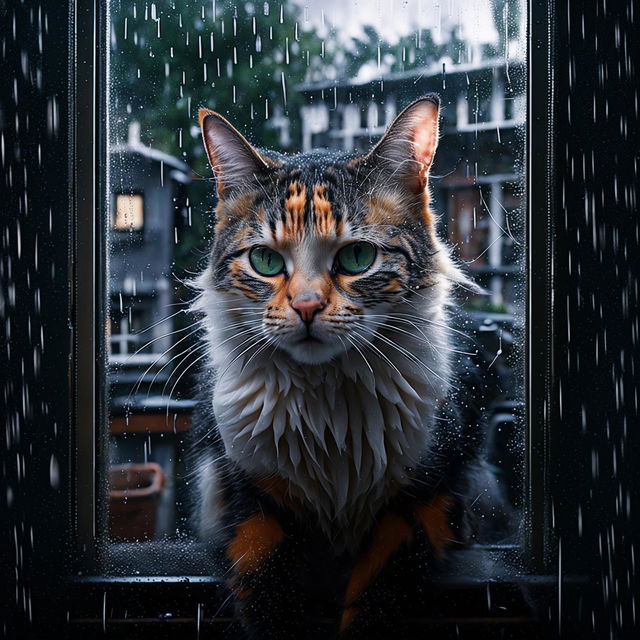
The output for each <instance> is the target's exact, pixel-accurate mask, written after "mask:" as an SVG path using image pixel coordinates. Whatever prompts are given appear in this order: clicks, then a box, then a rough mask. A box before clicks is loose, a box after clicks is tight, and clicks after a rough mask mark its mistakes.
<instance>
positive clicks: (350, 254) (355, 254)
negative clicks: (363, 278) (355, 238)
mask: <svg viewBox="0 0 640 640" xmlns="http://www.w3.org/2000/svg"><path fill="white" fill-rule="evenodd" d="M375 259H376V248H375V247H374V246H373V245H372V244H371V243H370V242H354V243H353V244H348V245H347V246H346V247H342V249H340V251H338V254H337V255H336V262H337V265H338V267H339V268H340V270H341V271H343V272H344V273H349V274H356V273H362V272H363V271H366V270H367V269H368V268H369V267H370V266H371V265H372V264H373V261H374V260H375Z"/></svg>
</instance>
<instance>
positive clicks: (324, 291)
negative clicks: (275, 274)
mask: <svg viewBox="0 0 640 640" xmlns="http://www.w3.org/2000/svg"><path fill="white" fill-rule="evenodd" d="M288 285H289V286H288V288H287V293H288V294H289V296H290V297H291V299H292V300H295V299H296V297H297V296H298V295H300V294H302V293H304V292H305V291H314V292H316V293H317V294H318V295H319V296H320V299H321V300H323V301H326V300H328V298H329V296H330V294H331V289H332V287H333V283H332V282H331V276H330V275H329V274H328V273H326V274H323V275H320V276H318V277H317V278H314V279H313V280H309V279H307V277H306V276H305V275H304V274H302V273H298V272H296V271H294V272H293V274H292V275H291V278H289V283H288Z"/></svg>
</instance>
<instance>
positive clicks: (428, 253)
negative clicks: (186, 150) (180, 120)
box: [200, 95, 457, 364]
mask: <svg viewBox="0 0 640 640" xmlns="http://www.w3.org/2000/svg"><path fill="white" fill-rule="evenodd" d="M439 105H440V100H439V98H438V96H436V95H427V96H425V97H423V98H420V99H419V100H416V101H415V102H413V103H412V104H411V105H409V106H408V107H407V108H406V109H405V110H404V111H402V112H401V113H400V114H399V115H398V117H397V118H396V119H395V121H394V122H393V123H392V124H391V126H390V127H389V128H388V130H387V132H386V134H385V135H384V137H383V138H382V139H381V140H380V141H379V142H378V143H377V144H376V145H375V146H374V147H373V149H372V150H371V151H370V152H369V153H368V154H367V155H365V156H362V157H353V156H346V155H336V154H331V153H329V152H326V153H311V154H300V155H294V156H281V155H278V154H274V153H271V152H266V151H262V150H258V149H256V148H254V147H253V146H251V144H250V143H249V142H248V141H247V140H246V139H245V138H244V137H243V136H242V135H241V134H240V133H239V132H238V131H237V130H236V129H234V127H233V126H232V125H231V124H230V123H229V122H228V121H227V120H225V119H224V118H223V117H222V116H220V115H219V114H217V113H215V112H213V111H209V110H206V109H201V110H200V125H201V128H202V133H203V138H204V143H205V147H206V150H207V154H208V157H209V160H210V163H211V166H212V168H213V170H214V173H215V175H216V179H217V190H218V205H217V208H216V220H217V222H216V227H215V240H214V246H213V251H212V256H211V265H210V268H209V269H208V271H207V272H206V274H205V276H204V280H201V282H200V286H201V287H202V288H203V289H205V290H209V291H214V292H215V294H216V295H215V298H216V304H217V305H218V306H219V307H220V309H219V311H221V315H222V322H224V324H226V325H227V327H228V329H227V330H228V333H227V335H228V336H229V338H231V337H232V336H234V335H237V336H241V337H242V338H243V340H241V341H240V342H241V344H242V345H245V346H247V354H249V353H250V351H249V347H251V346H252V345H254V344H255V349H258V348H267V347H270V346H271V345H273V348H275V349H282V350H284V351H286V352H288V353H289V354H290V355H291V356H292V357H293V358H294V359H295V360H297V361H298V362H301V363H307V364H319V363H323V362H328V361H329V360H331V359H333V358H335V357H336V356H337V355H338V354H340V353H341V352H345V351H348V350H350V349H354V350H355V351H354V353H355V354H356V357H357V352H358V350H359V349H361V350H365V351H368V350H369V348H368V346H369V345H370V343H371V342H372V341H374V338H375V336H376V335H377V334H379V333H380V329H381V328H383V327H384V326H385V324H386V323H388V322H389V321H390V319H393V316H394V314H397V313H399V311H400V310H402V311H404V312H405V313H406V312H407V311H408V312H409V314H411V313H414V314H416V315H418V314H419V312H418V311H416V310H415V308H414V307H412V305H414V304H418V305H419V303H420V302H421V298H422V299H424V297H425V294H426V293H429V289H430V288H431V287H433V286H434V285H436V284H438V283H439V282H440V281H441V280H443V279H451V276H452V274H453V276H454V278H455V277H456V274H457V272H456V271H455V269H454V268H453V267H452V265H451V262H450V261H449V260H448V257H447V256H446V255H445V253H446V252H443V250H442V249H443V248H442V245H441V244H440V243H439V241H438V239H437V238H436V235H435V232H434V217H433V214H432V213H431V211H430V209H429V185H428V178H429V170H430V168H431V165H432V162H433V158H434V154H435V151H436V146H437V143H438V116H439ZM440 298H442V296H440ZM440 302H442V300H440V301H439V302H438V303H440ZM412 309H414V310H413V311H412ZM217 315H218V317H220V313H218V314H217ZM405 328H406V327H405ZM245 346H241V347H239V348H238V349H239V350H238V351H237V352H236V353H240V352H241V350H242V349H244V348H245Z"/></svg>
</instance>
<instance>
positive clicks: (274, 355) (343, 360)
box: [196, 273, 450, 550]
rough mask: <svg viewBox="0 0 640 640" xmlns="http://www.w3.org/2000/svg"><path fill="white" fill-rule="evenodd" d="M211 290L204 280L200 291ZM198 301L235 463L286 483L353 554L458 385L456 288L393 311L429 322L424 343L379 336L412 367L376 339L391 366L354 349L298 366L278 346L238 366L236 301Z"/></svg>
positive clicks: (223, 430) (206, 296)
mask: <svg viewBox="0 0 640 640" xmlns="http://www.w3.org/2000/svg"><path fill="white" fill-rule="evenodd" d="M206 279H207V274H206V273H205V274H204V276H203V278H202V280H201V283H202V282H206ZM201 291H202V293H201V296H200V299H199V301H198V303H197V307H196V308H197V309H199V310H200V311H203V312H205V317H206V319H205V323H206V326H207V330H208V340H209V344H210V350H211V354H212V362H211V365H212V366H214V367H215V368H216V369H217V370H218V379H217V382H216V385H215V388H214V389H213V393H212V404H213V410H214V413H215V417H216V421H217V427H218V429H219V432H220V434H221V436H222V439H223V441H224V445H225V448H226V452H227V455H228V456H229V458H231V459H232V460H234V461H235V462H236V463H237V464H238V465H240V466H241V467H242V468H243V469H244V470H246V471H247V472H248V473H250V474H251V475H253V476H256V477H262V478H265V477H269V476H273V475H279V476H281V477H283V478H285V479H286V480H287V481H288V482H289V486H290V493H291V496H292V497H293V498H296V499H298V500H299V501H301V502H302V503H303V504H304V505H305V506H306V507H307V508H308V509H311V510H312V511H315V513H316V514H317V517H318V522H319V524H320V526H321V527H322V529H323V530H324V532H325V533H326V534H327V535H328V536H329V537H330V539H331V540H332V541H333V544H334V546H335V548H336V549H337V550H344V549H353V548H355V547H356V546H357V545H358V542H359V540H360V539H361V537H362V535H363V534H364V533H365V532H366V531H367V530H368V528H369V527H370V525H371V523H372V519H373V517H374V515H375V513H376V512H377V511H378V510H379V509H380V507H381V506H383V505H384V503H385V502H386V501H388V500H389V498H390V497H391V496H392V495H393V494H394V493H395V492H396V491H397V489H399V488H400V487H401V486H403V485H404V484H406V483H407V481H408V480H407V468H409V467H411V466H412V465H415V463H416V462H417V461H418V460H419V458H420V457H421V455H422V454H423V453H424V452H425V450H426V449H427V447H428V445H429V436H430V432H431V424H432V420H433V415H434V412H435V410H436V408H437V405H438V403H439V401H440V400H441V399H443V398H444V397H445V396H446V394H447V391H448V382H447V381H448V380H449V379H450V365H449V357H448V347H447V344H448V330H447V329H446V326H447V319H446V314H445V310H444V306H445V304H444V303H445V301H446V297H447V293H448V285H447V284H445V283H444V282H443V283H442V286H435V287H432V288H430V289H429V290H428V294H427V295H428V298H429V299H426V296H425V299H424V301H423V304H424V313H423V314H419V313H417V312H416V310H415V308H413V309H410V308H409V307H406V308H402V309H401V308H398V309H395V310H394V311H396V312H397V311H402V312H405V313H411V314H412V315H413V317H415V318H416V320H418V321H421V320H425V319H426V320H428V321H430V322H428V323H427V324H423V325H422V331H423V332H428V334H427V339H425V338H421V337H420V336H419V335H416V332H415V331H409V332H407V334H405V333H402V332H397V331H395V332H394V331H390V330H388V329H382V330H379V333H380V334H381V335H383V336H385V337H386V338H387V339H388V340H391V341H393V343H394V344H396V345H398V346H399V347H400V348H402V349H405V350H406V351H408V352H409V353H411V354H412V355H413V356H414V357H415V359H411V358H408V357H407V356H405V355H403V354H402V353H401V352H400V351H398V349H396V348H394V347H391V346H390V345H388V344H385V342H384V341H383V340H375V341H374V343H375V345H376V347H377V349H379V350H380V351H381V352H382V353H383V354H384V356H385V357H386V359H387V361H385V359H383V358H382V357H380V356H379V355H376V354H375V353H374V352H372V351H366V352H364V354H361V353H359V352H358V351H357V350H355V349H353V348H352V349H350V350H348V351H345V352H343V353H341V354H340V355H339V356H337V357H336V358H335V359H334V360H333V361H331V362H329V363H326V364H318V365H309V364H300V363H299V362H297V361H295V360H293V358H292V357H291V356H290V355H288V354H287V353H286V352H284V351H282V350H280V349H275V350H274V349H273V348H272V347H269V348H267V349H264V350H263V351H261V352H260V353H259V354H258V355H255V356H253V354H254V353H255V350H253V349H250V350H249V351H247V353H246V354H245V355H243V356H242V357H239V358H237V359H236V360H235V362H233V364H231V363H232V361H233V360H234V358H235V357H236V356H237V355H238V353H240V352H241V351H242V350H243V349H244V348H245V347H244V346H241V347H240V348H237V346H238V344H240V343H241V342H242V338H241V337H239V338H237V340H234V339H231V340H229V339H228V338H229V333H228V332H227V333H225V332H224V327H225V324H226V323H228V320H227V317H228V314H227V313H226V312H225V306H228V307H237V306H238V298H236V297H234V300H233V302H231V301H228V299H227V298H225V297H223V296H219V295H218V294H216V293H215V292H213V291H211V290H210V289H209V290H207V288H206V287H203V288H202V289H201ZM401 306H402V305H401ZM390 322H391V319H390ZM395 326H396V327H399V328H401V329H402V328H404V330H406V329H407V328H410V327H407V325H406V324H404V325H403V324H397V325H395ZM409 333H411V334H412V335H409ZM423 335H424V333H423ZM364 356H366V360H365V357H364ZM416 360H417V361H416ZM209 495H210V494H209ZM209 502H211V499H210V498H209ZM211 504H212V502H211ZM203 509H204V511H206V509H207V507H206V505H203ZM203 517H205V518H207V517H209V518H210V519H213V514H209V516H207V514H206V513H203Z"/></svg>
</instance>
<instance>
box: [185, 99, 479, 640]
mask: <svg viewBox="0 0 640 640" xmlns="http://www.w3.org/2000/svg"><path fill="white" fill-rule="evenodd" d="M437 118H438V102H437V99H436V98H435V97H434V96H428V97H426V98H424V99H422V100H420V101H417V102H416V103H414V104H413V105H412V106H410V107H409V108H408V109H407V110H405V112H403V114H401V115H400V116H399V117H398V119H397V120H396V122H395V123H394V124H393V125H392V127H391V128H390V130H389V133H387V135H386V136H385V138H383V140H382V141H381V142H380V143H379V144H378V145H377V146H376V147H375V149H374V150H373V151H372V152H371V154H369V155H368V156H367V157H366V158H354V159H348V158H346V157H338V156H332V155H329V154H313V155H307V156H297V157H291V158H286V157H282V156H277V155H273V154H266V153H264V152H258V151H256V150H255V149H253V148H252V147H250V145H248V143H247V142H246V141H245V140H244V139H243V138H242V137H241V136H240V135H239V134H238V133H237V132H235V130H233V128H232V127H230V125H229V124H228V123H227V122H226V121H224V119H222V118H221V117H220V116H218V115H217V114H213V113H212V112H207V111H204V110H203V112H201V124H202V127H203V133H204V138H205V144H206V147H207V151H208V153H209V158H210V160H211V164H212V166H213V167H214V170H215V171H216V174H217V178H218V192H219V196H220V201H219V204H218V207H217V210H216V214H217V226H216V238H215V244H214V248H213V252H212V259H211V262H210V266H209V268H208V269H207V271H205V273H204V274H203V275H202V276H201V277H200V278H199V280H198V285H197V286H198V288H199V290H200V295H199V297H198V299H197V301H196V303H195V305H194V308H195V309H196V310H198V311H200V312H202V313H203V314H204V318H205V320H204V322H205V326H206V330H207V340H208V343H209V353H210V362H209V364H208V367H207V372H206V375H205V384H204V386H203V402H202V406H201V410H200V413H199V418H198V419H197V420H196V428H195V434H196V437H197V440H198V441H199V443H200V444H199V447H200V450H201V451H202V454H201V458H200V462H199V466H200V479H199V487H200V507H199V520H200V531H201V535H202V537H203V538H204V539H205V540H206V541H208V542H212V543H214V544H216V545H222V547H223V549H224V551H225V556H226V558H227V560H228V562H229V584H230V586H231V588H232V589H233V592H234V594H235V598H236V603H237V608H238V612H239V617H240V619H241V620H242V622H243V626H244V628H245V631H246V633H247V635H248V636H249V637H252V638H288V637H291V638H296V637H302V635H301V634H303V633H304V635H307V636H309V635H311V636H313V629H314V626H313V625H314V623H313V622H312V620H317V619H318V617H322V616H329V619H331V618H332V617H335V619H336V620H337V621H339V623H337V624H339V627H340V633H341V634H342V635H343V636H345V637H347V636H359V637H377V636H376V634H381V633H383V632H382V631H381V629H382V628H384V627H385V624H390V625H393V624H394V623H393V622H392V620H393V612H394V611H396V613H397V612H398V611H399V609H400V608H401V607H400V605H407V604H408V603H409V599H410V598H409V596H410V595H411V596H415V595H416V594H418V593H419V584H420V582H421V581H422V580H424V578H426V577H428V576H429V575H430V573H431V572H432V571H433V570H434V569H435V568H436V567H437V565H438V564H439V562H440V561H441V559H442V558H443V557H444V554H445V550H446V548H448V547H449V546H451V545H455V544H459V543H462V542H464V541H465V540H466V538H467V536H468V533H469V523H468V516H469V513H468V508H467V507H468V505H469V503H470V502H471V501H472V500H473V499H474V498H475V497H476V496H477V488H472V486H471V485H472V483H473V481H474V478H475V477H477V470H478V468H479V467H480V457H479V454H480V441H481V434H482V425H481V420H482V409H481V408H478V407H479V406H480V405H482V400H481V394H480V393H479V389H478V388H477V384H476V383H471V382H470V380H471V379H472V376H473V374H472V369H473V366H472V365H471V364H470V363H471V361H470V360H469V359H468V358H467V359H465V360H461V359H460V356H459V355H458V354H457V353H456V351H457V349H456V348H455V347H456V342H455V341H452V340H451V337H450V330H449V326H450V319H449V317H448V311H447V307H448V305H449V304H450V289H451V287H452V286H453V285H454V284H455V283H456V282H465V280H464V278H463V277H462V276H461V274H460V273H459V272H458V271H457V269H456V268H455V267H454V266H453V264H452V262H451V260H450V259H449V257H448V253H447V251H446V249H445V248H444V246H443V245H442V243H441V242H440V241H439V240H438V238H437V237H436V234H435V230H434V220H433V215H432V213H431V211H430V210H429V194H428V189H427V175H428V170H429V167H430V165H431V162H432V159H433V154H434V152H435V146H436V143H437V135H438V134H437ZM465 358H466V357H465ZM481 489H482V488H481ZM472 494H473V495H472ZM317 633H318V634H319V637H327V635H326V628H325V629H324V630H323V631H319V630H318V631H317Z"/></svg>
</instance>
